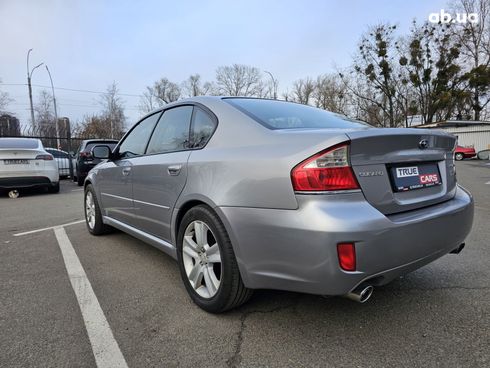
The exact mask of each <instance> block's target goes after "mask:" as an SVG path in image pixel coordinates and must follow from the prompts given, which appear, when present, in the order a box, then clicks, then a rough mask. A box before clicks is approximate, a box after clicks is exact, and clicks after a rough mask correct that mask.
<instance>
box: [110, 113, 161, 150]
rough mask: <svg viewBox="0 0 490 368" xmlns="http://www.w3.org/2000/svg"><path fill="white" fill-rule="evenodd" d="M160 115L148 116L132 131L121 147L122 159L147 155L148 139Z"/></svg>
mask: <svg viewBox="0 0 490 368" xmlns="http://www.w3.org/2000/svg"><path fill="white" fill-rule="evenodd" d="M160 115H161V114H160V113H156V114H153V115H150V116H148V117H147V118H146V119H144V120H142V121H140V122H139V123H138V125H136V126H135V127H134V128H133V130H131V132H130V133H129V134H128V135H127V136H126V138H125V139H124V141H123V142H122V143H121V145H120V146H119V155H120V156H121V158H131V157H134V156H140V155H143V154H144V153H145V148H146V145H147V144H148V139H149V138H150V135H151V132H152V131H153V128H154V127H155V124H156V123H157V121H158V118H159V117H160Z"/></svg>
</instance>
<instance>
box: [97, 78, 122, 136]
mask: <svg viewBox="0 0 490 368" xmlns="http://www.w3.org/2000/svg"><path fill="white" fill-rule="evenodd" d="M99 104H100V105H101V106H102V116H101V117H102V120H105V121H106V122H107V123H108V125H109V127H110V130H109V132H110V137H111V138H117V137H120V136H121V135H122V132H123V131H124V123H125V122H126V117H125V116H124V106H123V104H124V102H123V100H122V99H121V97H120V96H119V89H118V88H117V83H116V82H112V83H111V84H110V85H109V86H108V87H107V90H106V92H105V93H102V94H101V95H100V97H99Z"/></svg>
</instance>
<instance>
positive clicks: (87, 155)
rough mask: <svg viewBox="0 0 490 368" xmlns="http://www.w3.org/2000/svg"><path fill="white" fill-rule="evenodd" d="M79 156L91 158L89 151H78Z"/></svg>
mask: <svg viewBox="0 0 490 368" xmlns="http://www.w3.org/2000/svg"><path fill="white" fill-rule="evenodd" d="M80 157H83V158H91V157H92V154H91V153H90V152H80Z"/></svg>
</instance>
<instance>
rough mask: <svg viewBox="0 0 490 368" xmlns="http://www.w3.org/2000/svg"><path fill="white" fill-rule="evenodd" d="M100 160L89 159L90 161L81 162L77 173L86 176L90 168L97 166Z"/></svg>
mask: <svg viewBox="0 0 490 368" xmlns="http://www.w3.org/2000/svg"><path fill="white" fill-rule="evenodd" d="M98 163H99V161H98V160H97V162H96V161H89V162H79V163H78V170H77V171H78V172H77V175H80V176H81V177H86V176H87V175H88V173H89V171H90V170H92V169H93V168H94V167H95V166H97V165H98Z"/></svg>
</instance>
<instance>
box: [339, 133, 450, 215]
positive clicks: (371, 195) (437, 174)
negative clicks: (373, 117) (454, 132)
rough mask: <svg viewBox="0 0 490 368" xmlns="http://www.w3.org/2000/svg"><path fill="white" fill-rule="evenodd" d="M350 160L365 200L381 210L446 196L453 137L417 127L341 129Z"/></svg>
mask: <svg viewBox="0 0 490 368" xmlns="http://www.w3.org/2000/svg"><path fill="white" fill-rule="evenodd" d="M346 134H347V136H348V137H349V138H350V139H351V143H350V160H351V165H352V168H353V170H354V173H355V175H356V177H357V180H358V182H359V185H360V186H361V189H362V192H363V194H364V196H365V197H366V200H367V201H368V202H369V203H371V204H372V205H373V206H374V207H376V208H377V209H378V210H379V211H381V212H382V213H384V214H394V213H398V212H403V211H409V210H413V209H417V208H421V207H425V206H429V205H433V204H436V203H440V202H443V201H446V200H448V199H451V198H452V197H453V196H454V194H455V191H456V173H455V168H454V162H453V151H454V147H455V143H456V138H455V137H453V136H451V135H449V134H445V133H443V132H437V131H426V130H422V129H368V130H362V131H351V132H347V133H346Z"/></svg>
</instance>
